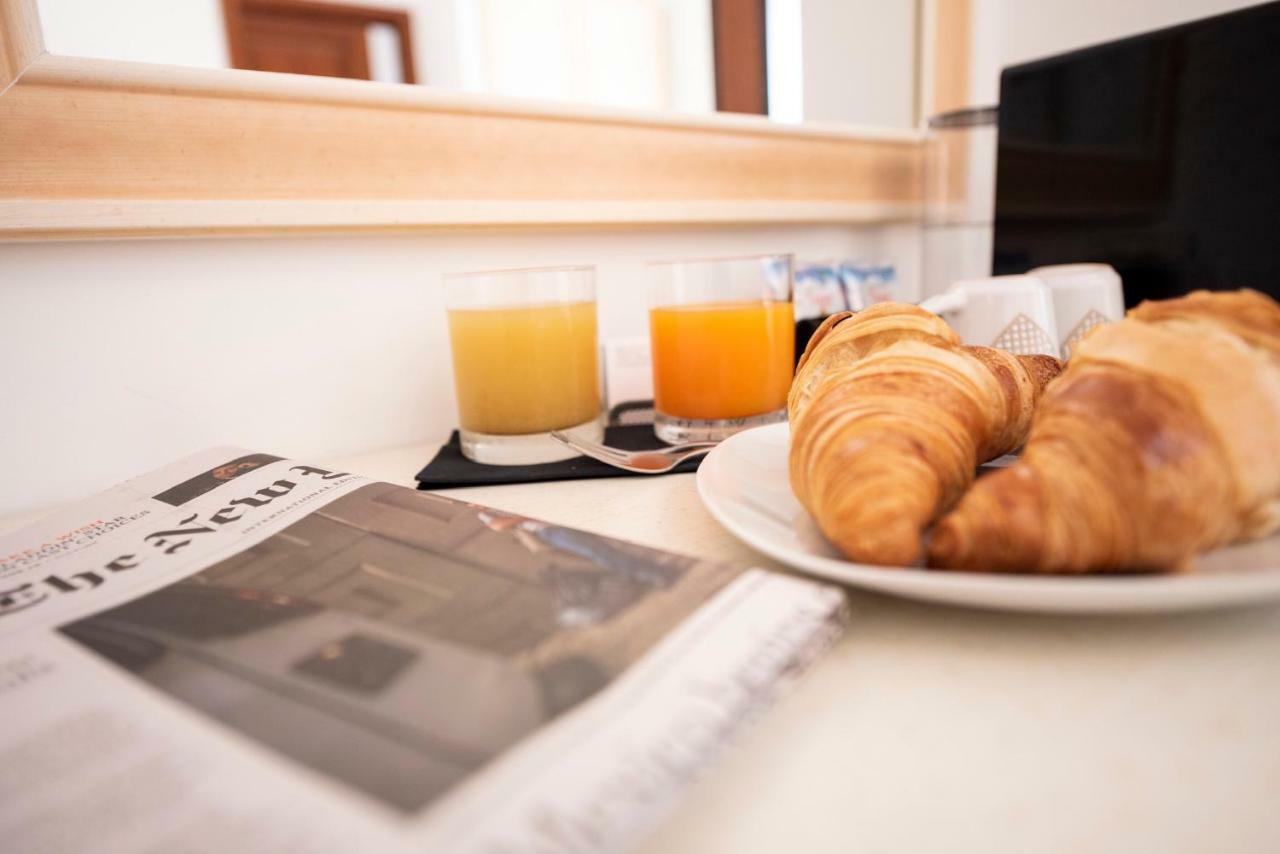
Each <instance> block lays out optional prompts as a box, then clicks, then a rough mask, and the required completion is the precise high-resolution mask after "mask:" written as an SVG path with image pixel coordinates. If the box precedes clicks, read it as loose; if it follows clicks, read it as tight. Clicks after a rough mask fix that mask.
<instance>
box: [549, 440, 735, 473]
mask: <svg viewBox="0 0 1280 854" xmlns="http://www.w3.org/2000/svg"><path fill="white" fill-rule="evenodd" d="M551 437H552V438H553V439H555V440H556V441H558V442H562V443H563V444H565V445H568V446H569V447H570V448H573V449H574V450H575V451H577V452H578V453H580V454H584V455H586V456H588V457H591V458H592V459H596V460H599V461H600V462H602V463H608V464H609V465H611V466H614V467H615V468H620V469H626V470H627V471H634V472H638V473H640V474H663V473H665V472H669V471H671V470H672V469H673V468H675V467H676V466H678V465H680V464H681V463H682V462H684V461H685V460H687V459H689V458H691V457H696V456H698V455H699V454H705V453H706V452H707V451H709V450H711V449H712V448H714V447H715V446H716V445H718V444H719V443H718V442H690V443H689V444H687V445H672V446H671V447H669V448H655V449H654V450H652V451H624V450H622V449H621V448H611V447H609V446H608V445H601V444H599V443H598V442H591V441H588V440H587V439H583V438H582V437H580V436H575V435H573V434H572V433H566V432H565V431H563V430H552V431H551Z"/></svg>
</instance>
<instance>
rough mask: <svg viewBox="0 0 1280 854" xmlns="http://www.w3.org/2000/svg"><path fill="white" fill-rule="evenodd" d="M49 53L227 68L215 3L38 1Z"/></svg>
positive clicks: (193, 0)
mask: <svg viewBox="0 0 1280 854" xmlns="http://www.w3.org/2000/svg"><path fill="white" fill-rule="evenodd" d="M36 8H37V9H38V10H39V12H40V24H41V26H42V27H43V29H44V41H45V47H46V48H47V49H48V50H49V52H50V53H58V54H63V55H66V56H88V57H93V58H96V59H122V60H129V61H133V62H155V63H161V64H165V65H188V66H195V67H198V68H227V67H229V60H228V58H227V44H226V36H225V31H224V28H223V23H222V4H221V3H220V2H219V0H38V2H37V3H36Z"/></svg>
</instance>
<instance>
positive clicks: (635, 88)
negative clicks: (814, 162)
mask: <svg viewBox="0 0 1280 854" xmlns="http://www.w3.org/2000/svg"><path fill="white" fill-rule="evenodd" d="M920 2H921V0H342V1H341V2H337V0H92V2H86V0H37V7H38V9H39V12H40V17H41V25H42V28H43V31H44V38H45V44H46V46H47V48H48V50H49V51H50V52H51V53H55V54H62V55H66V56H83V57H94V58H103V59H116V60H128V61H135V62H152V63H162V64H168V65H185V66H195V67H201V68H246V69H254V70H262V71H282V72H289V73H297V74H316V75H324V76H333V77H348V78H355V79H364V80H376V81H383V82H391V83H415V84H420V85H426V86H432V87H438V88H440V89H444V90H451V91H459V92H474V93H487V94H494V95H502V96H509V97H516V98H528V99H536V100H539V101H544V102H570V103H577V104H585V105H599V106H607V107H621V108H629V109H640V110H654V111H666V112H675V113H686V114H688V113H694V114H696V113H711V112H714V111H716V110H721V111H729V112H742V113H759V114H766V115H769V116H770V117H771V118H774V119H777V120H779V121H786V122H799V121H806V122H809V121H820V122H851V123H856V124H861V125H879V126H888V127H912V126H914V125H915V124H916V118H917V117H916V115H915V110H916V106H915V104H916V100H917V99H916V97H915V95H916V73H915V65H916V63H915V58H916V55H917V49H916V40H917V36H918V34H917V30H918V27H917V18H918V13H919V8H918V7H919V4H920Z"/></svg>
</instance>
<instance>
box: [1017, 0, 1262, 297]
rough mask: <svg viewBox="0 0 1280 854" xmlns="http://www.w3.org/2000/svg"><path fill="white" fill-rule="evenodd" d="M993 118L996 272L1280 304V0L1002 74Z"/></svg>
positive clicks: (1146, 293)
mask: <svg viewBox="0 0 1280 854" xmlns="http://www.w3.org/2000/svg"><path fill="white" fill-rule="evenodd" d="M999 122H1000V128H999V129H1000V136H999V155H998V163H997V170H996V212H995V244H994V257H993V259H992V268H993V270H994V272H995V273H997V274H1006V273H1023V272H1026V271H1027V270H1029V269H1031V268H1032V267H1037V266H1042V265H1046V264H1064V263H1072V262H1077V261H1103V262H1106V263H1109V264H1111V265H1112V266H1113V267H1115V268H1116V269H1117V270H1118V271H1119V273H1120V276H1121V278H1122V279H1123V280H1124V289H1125V302H1126V303H1127V304H1128V305H1129V306H1133V305H1136V304H1137V303H1138V302H1141V301H1142V300H1144V299H1160V298H1164V297H1170V296H1176V295H1179V294H1184V293H1187V292H1188V291H1191V290H1196V289H1199V288H1207V289H1210V290H1226V289H1232V288H1239V287H1251V288H1256V289H1258V290H1260V291H1264V292H1266V293H1268V294H1270V295H1272V296H1273V297H1280V2H1273V3H1266V4H1263V5H1260V6H1254V7H1250V8H1248V9H1244V10H1241V11H1238V12H1233V13H1230V14H1226V15H1219V16H1216V17H1213V18H1206V19H1204V20H1200V21H1195V22H1192V23H1189V24H1184V25H1181V26H1178V27H1173V28H1170V29H1166V30H1159V31H1157V32H1153V33H1148V34H1145V35H1141V36H1136V37H1134V38H1129V39H1125V40H1123V41H1117V42H1111V43H1108V44H1104V45H1099V46H1097V47H1092V48H1088V49H1085V50H1080V51H1076V52H1073V53H1068V54H1063V55H1061V56H1056V57H1052V58H1049V59H1045V60H1041V61H1037V62H1033V63H1028V64H1026V65H1019V66H1014V67H1011V68H1007V69H1005V71H1004V73H1003V74H1002V76H1001V82H1000V119H999Z"/></svg>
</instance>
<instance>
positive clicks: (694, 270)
mask: <svg viewBox="0 0 1280 854" xmlns="http://www.w3.org/2000/svg"><path fill="white" fill-rule="evenodd" d="M650 277H651V287H650V309H649V335H650V344H651V346H652V350H653V398H654V410H655V412H654V432H655V433H657V435H658V437H659V438H660V439H662V440H664V441H666V442H671V443H673V444H674V443H680V442H692V441H708V440H710V441H717V440H719V439H723V438H725V437H726V436H729V435H731V434H733V433H736V432H738V431H739V430H744V429H746V428H748V427H755V426H758V425H761V424H771V423H774V422H777V421H783V420H785V419H786V405H787V390H788V389H789V388H790V386H791V375H792V371H793V368H794V365H795V317H794V314H793V312H792V306H791V257H790V256H789V255H767V256H761V257H752V258H727V259H714V260H707V261H679V262H671V263H666V262H663V263H655V264H651V265H650Z"/></svg>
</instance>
